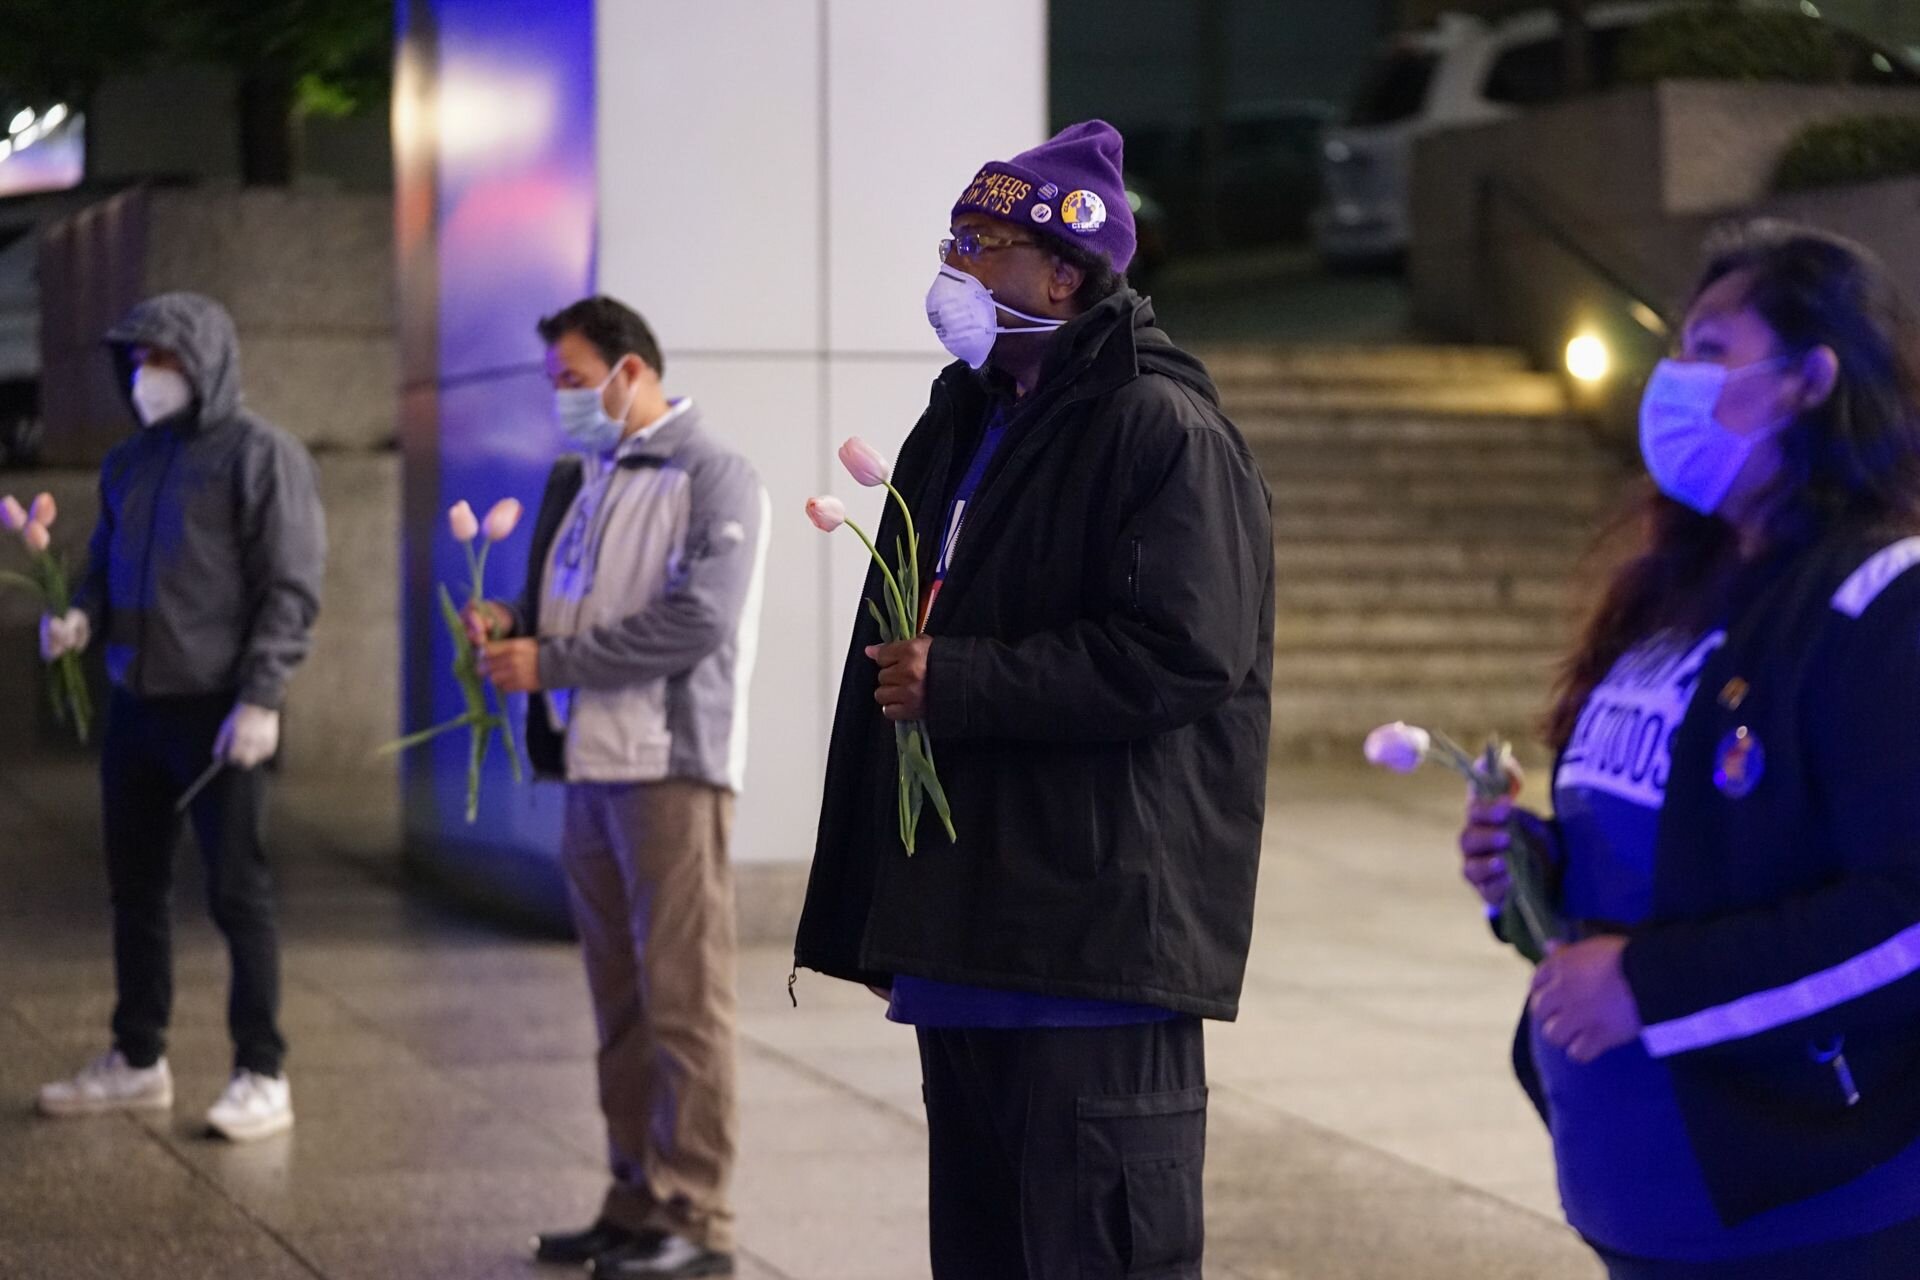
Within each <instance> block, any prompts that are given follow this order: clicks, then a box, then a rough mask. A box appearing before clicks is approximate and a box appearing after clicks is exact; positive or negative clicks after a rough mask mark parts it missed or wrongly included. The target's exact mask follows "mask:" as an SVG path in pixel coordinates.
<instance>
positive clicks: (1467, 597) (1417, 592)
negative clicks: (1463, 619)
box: [1277, 574, 1569, 617]
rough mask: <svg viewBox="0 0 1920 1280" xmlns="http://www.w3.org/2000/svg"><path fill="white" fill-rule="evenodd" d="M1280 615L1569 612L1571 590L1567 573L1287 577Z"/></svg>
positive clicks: (1280, 586)
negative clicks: (1474, 611) (1531, 575)
mask: <svg viewBox="0 0 1920 1280" xmlns="http://www.w3.org/2000/svg"><path fill="white" fill-rule="evenodd" d="M1277 594H1278V597H1279V612H1280V616H1282V617H1286V616H1288V615H1291V614H1295V613H1301V614H1304V613H1310V612H1326V611H1331V612H1345V613H1348V614H1353V613H1361V612H1366V613H1371V612H1373V611H1394V610H1398V611H1402V612H1415V611H1425V610H1434V611H1440V612H1445V611H1448V610H1454V611H1465V610H1472V609H1487V610H1498V611H1501V612H1505V613H1518V612H1525V611H1534V612H1543V613H1551V614H1552V615H1553V616H1555V617H1561V616H1563V615H1564V614H1565V612H1566V609H1567V605H1568V600H1569V592H1568V589H1567V579H1566V576H1565V575H1563V574H1556V575H1550V576H1540V577H1513V576H1501V575H1494V574H1471V575H1458V576H1447V575H1439V574H1417V575H1396V576H1385V577H1370V578H1356V577H1350V576H1347V575H1345V574H1340V575H1334V576H1329V577H1298V576H1290V577H1283V578H1281V579H1280V580H1279V582H1278V584H1277Z"/></svg>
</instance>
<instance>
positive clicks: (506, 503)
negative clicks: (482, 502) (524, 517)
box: [482, 498, 521, 542]
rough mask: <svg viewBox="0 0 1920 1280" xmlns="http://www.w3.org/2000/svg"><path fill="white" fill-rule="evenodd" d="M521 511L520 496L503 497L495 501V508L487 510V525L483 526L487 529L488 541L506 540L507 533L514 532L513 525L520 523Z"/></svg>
mask: <svg viewBox="0 0 1920 1280" xmlns="http://www.w3.org/2000/svg"><path fill="white" fill-rule="evenodd" d="M520 511H521V507H520V499H518V498H502V499H500V501H498V502H496V503H494V504H493V509H492V510H491V511H489V512H487V519H486V523H485V525H484V526H482V527H484V528H485V529H486V531H487V541H488V542H503V541H505V540H506V537H507V535H508V534H510V533H512V532H513V527H514V526H515V525H517V524H519V523H520Z"/></svg>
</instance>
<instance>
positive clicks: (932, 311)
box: [927, 265, 1066, 369]
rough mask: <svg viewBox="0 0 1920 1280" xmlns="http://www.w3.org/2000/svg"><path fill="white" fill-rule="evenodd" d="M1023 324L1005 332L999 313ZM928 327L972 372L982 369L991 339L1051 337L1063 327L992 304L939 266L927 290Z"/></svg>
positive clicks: (981, 289) (968, 280)
mask: <svg viewBox="0 0 1920 1280" xmlns="http://www.w3.org/2000/svg"><path fill="white" fill-rule="evenodd" d="M1002 311H1004V312H1006V313H1007V314H1008V315H1010V316H1014V317H1016V318H1018V319H1021V320H1025V321H1027V323H1026V324H1025V325H1022V326H1019V327H1018V328H1012V329H1009V328H1004V327H1002V326H1001V324H1000V312H1002ZM927 323H929V324H931V325H932V326H933V331H934V333H935V334H936V335H937V336H938V337H939V339H940V345H941V346H943V347H945V348H946V349H947V350H948V351H949V352H950V353H952V355H953V358H954V359H956V360H964V361H966V362H967V364H968V365H969V366H970V367H971V368H975V369H978V368H981V367H982V366H983V365H985V364H986V363H987V356H988V354H989V353H990V352H992V350H993V343H994V339H995V338H997V337H998V336H999V335H1001V334H1003V333H1051V332H1052V331H1053V330H1055V329H1058V328H1059V327H1060V326H1061V325H1063V324H1065V323H1066V321H1064V320H1054V319H1050V318H1048V317H1046V316H1030V315H1028V314H1027V313H1026V312H1024V311H1015V310H1014V309H1013V308H1012V307H1009V306H1005V305H1003V304H1001V303H998V302H995V301H994V300H993V293H992V292H991V291H990V290H989V289H988V288H987V286H985V285H984V284H981V283H980V282H979V281H978V280H976V279H974V278H973V277H972V276H970V275H968V274H967V273H966V272H964V271H958V270H955V269H954V268H953V267H949V266H945V265H942V266H941V268H940V274H939V275H937V276H935V277H934V278H933V286H932V287H931V288H929V289H928V290H927Z"/></svg>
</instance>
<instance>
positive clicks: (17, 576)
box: [0, 569, 41, 595]
mask: <svg viewBox="0 0 1920 1280" xmlns="http://www.w3.org/2000/svg"><path fill="white" fill-rule="evenodd" d="M0 587H21V588H24V589H25V590H28V591H31V592H33V594H35V595H39V594H41V591H40V584H39V582H37V581H35V580H34V579H32V578H29V577H28V576H27V575H26V574H24V573H15V572H13V571H12V570H10V569H9V570H5V571H0Z"/></svg>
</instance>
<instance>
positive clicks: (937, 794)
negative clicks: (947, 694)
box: [900, 730, 960, 840]
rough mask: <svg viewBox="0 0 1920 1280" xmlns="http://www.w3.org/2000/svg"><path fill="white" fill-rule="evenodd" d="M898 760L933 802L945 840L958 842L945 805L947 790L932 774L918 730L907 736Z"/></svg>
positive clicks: (950, 816) (935, 774) (948, 807)
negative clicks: (911, 772) (944, 831)
mask: <svg viewBox="0 0 1920 1280" xmlns="http://www.w3.org/2000/svg"><path fill="white" fill-rule="evenodd" d="M900 758H901V761H902V762H903V763H904V765H905V767H907V768H909V769H911V770H912V771H913V774H914V776H915V777H916V778H918V779H919V782H920V785H921V786H922V787H924V788H926V792H927V797H928V798H929V799H930V800H932V801H933V810H934V812H935V813H937V814H939V815H940V825H941V826H943V827H945V828H946V829H947V839H949V840H958V839H959V838H960V837H959V836H958V835H957V834H956V833H955V832H954V829H953V809H952V807H951V806H949V805H948V804H947V790H946V788H945V787H943V786H941V785H940V775H939V774H938V773H936V772H934V768H933V762H932V761H931V760H929V759H927V754H926V752H925V751H923V750H922V749H921V747H920V734H919V731H918V730H916V731H914V732H913V733H911V734H909V735H908V738H907V747H906V750H905V751H904V752H902V753H901V757H900Z"/></svg>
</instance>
